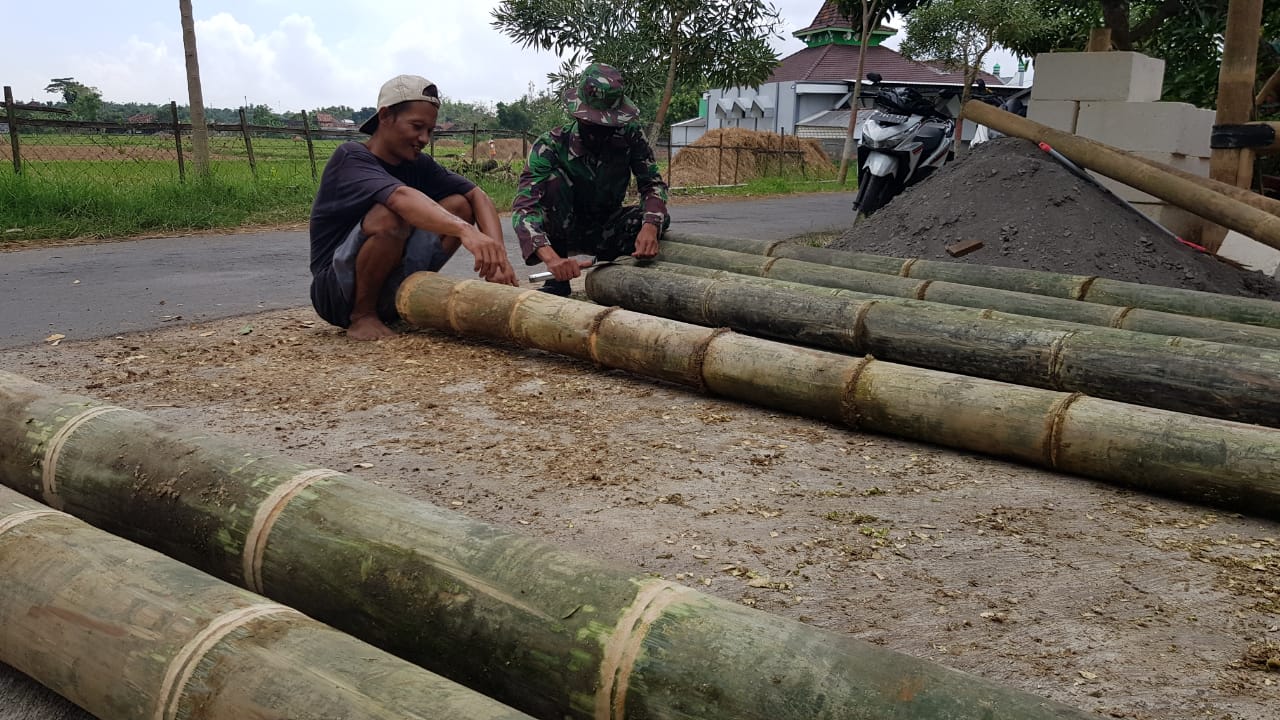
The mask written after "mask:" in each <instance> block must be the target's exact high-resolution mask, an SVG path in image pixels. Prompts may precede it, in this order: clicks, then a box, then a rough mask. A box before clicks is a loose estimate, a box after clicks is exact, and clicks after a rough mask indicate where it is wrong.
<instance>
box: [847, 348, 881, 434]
mask: <svg viewBox="0 0 1280 720" xmlns="http://www.w3.org/2000/svg"><path fill="white" fill-rule="evenodd" d="M875 360H876V359H875V358H874V357H872V356H870V355H866V356H864V357H863V358H862V359H861V360H859V361H858V364H857V365H855V366H854V368H853V370H852V371H851V372H850V373H849V379H848V380H846V381H845V383H844V392H842V393H841V395H840V417H841V418H842V419H843V420H844V424H845V425H847V426H849V427H850V428H853V429H855V430H856V429H858V426H859V424H860V423H861V420H859V417H858V416H859V412H858V397H857V396H858V383H859V382H861V381H862V373H863V372H865V371H866V369H867V366H868V365H870V364H871V363H873V362H875Z"/></svg>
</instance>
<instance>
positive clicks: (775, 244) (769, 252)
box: [760, 240, 789, 257]
mask: <svg viewBox="0 0 1280 720" xmlns="http://www.w3.org/2000/svg"><path fill="white" fill-rule="evenodd" d="M788 244H789V243H788V242H787V241H786V240H777V241H775V242H771V243H769V245H768V246H766V247H765V249H764V252H762V253H760V254H761V255H764V256H765V257H773V251H774V250H777V249H778V248H779V247H781V246H783V245H788Z"/></svg>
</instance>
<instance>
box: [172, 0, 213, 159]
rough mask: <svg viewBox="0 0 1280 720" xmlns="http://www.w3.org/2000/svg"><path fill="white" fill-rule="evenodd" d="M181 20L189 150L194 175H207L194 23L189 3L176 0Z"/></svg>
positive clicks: (205, 127) (206, 142) (205, 128)
mask: <svg viewBox="0 0 1280 720" xmlns="http://www.w3.org/2000/svg"><path fill="white" fill-rule="evenodd" d="M178 13H179V14H180V15H181V16H182V48H183V52H184V54H185V56H186V64H187V95H188V97H189V98H190V100H191V150H192V153H191V154H192V162H193V163H194V165H195V168H196V175H199V176H201V177H204V176H206V175H208V174H209V126H208V125H207V124H205V120H204V91H202V90H201V89H200V60H199V58H198V57H197V56H196V21H195V17H194V16H193V15H192V12H191V0H178Z"/></svg>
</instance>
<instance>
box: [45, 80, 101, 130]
mask: <svg viewBox="0 0 1280 720" xmlns="http://www.w3.org/2000/svg"><path fill="white" fill-rule="evenodd" d="M44 91H45V92H47V93H57V94H59V95H61V96H62V100H63V102H64V103H66V106H67V109H68V110H70V111H71V117H73V118H75V119H76V120H98V119H99V117H98V116H99V114H100V113H101V111H102V91H101V90H99V89H98V88H96V87H89V86H88V85H85V84H84V83H82V82H79V81H77V80H76V79H75V78H71V77H65V78H53V79H52V80H50V81H49V84H48V85H46V86H45V87H44Z"/></svg>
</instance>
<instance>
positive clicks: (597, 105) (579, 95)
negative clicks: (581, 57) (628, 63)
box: [565, 63, 640, 127]
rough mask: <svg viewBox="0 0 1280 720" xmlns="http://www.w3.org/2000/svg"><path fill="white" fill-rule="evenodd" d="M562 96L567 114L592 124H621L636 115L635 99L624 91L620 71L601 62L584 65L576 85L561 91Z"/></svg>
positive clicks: (638, 112)
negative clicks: (567, 105)
mask: <svg viewBox="0 0 1280 720" xmlns="http://www.w3.org/2000/svg"><path fill="white" fill-rule="evenodd" d="M565 100H567V101H568V104H569V114H570V115H572V116H574V117H575V118H577V119H579V120H584V121H586V122H589V123H593V124H595V125H604V126H606V127H622V126H623V125H626V124H628V123H631V122H634V121H635V120H636V118H638V117H640V111H639V110H638V109H636V106H635V103H633V102H631V98H628V97H627V95H626V86H625V84H624V83H623V82H622V73H619V72H618V71H617V70H616V69H615V68H614V67H612V66H610V65H605V64H603V63H592V64H590V65H588V66H587V69H586V70H583V71H582V79H581V80H579V81H578V87H576V88H569V90H568V91H567V92H565Z"/></svg>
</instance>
